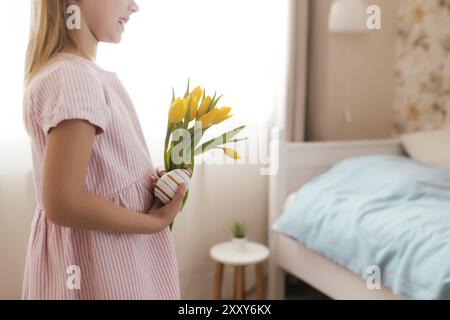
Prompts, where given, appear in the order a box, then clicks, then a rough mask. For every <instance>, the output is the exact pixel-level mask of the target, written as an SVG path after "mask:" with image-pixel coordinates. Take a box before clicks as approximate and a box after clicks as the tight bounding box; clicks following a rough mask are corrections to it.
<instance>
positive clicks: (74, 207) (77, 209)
mask: <svg viewBox="0 0 450 320" xmlns="http://www.w3.org/2000/svg"><path fill="white" fill-rule="evenodd" d="M95 133H96V127H95V126H93V125H92V124H90V123H88V122H87V121H84V120H69V121H63V122H61V123H60V124H59V125H58V126H57V127H55V128H53V129H52V130H51V131H50V133H49V134H48V139H47V143H46V149H45V156H44V168H43V174H44V177H43V202H44V209H45V212H46V215H47V218H48V219H49V220H50V221H51V222H52V223H54V224H57V225H61V226H64V227H70V228H75V229H86V230H97V231H103V232H113V233H137V234H149V233H155V232H159V231H162V230H163V229H164V228H166V227H167V226H168V225H169V224H170V223H171V222H172V221H173V220H174V219H175V216H176V215H177V214H178V212H179V211H180V209H181V205H182V201H183V197H184V193H185V192H186V186H185V185H184V184H180V187H179V188H178V192H177V195H176V196H175V198H174V199H173V200H172V201H171V202H170V203H169V204H167V205H166V206H164V207H159V206H158V207H154V208H152V209H151V210H150V212H149V213H150V214H142V213H138V212H134V211H132V210H128V209H127V208H124V207H121V206H117V205H115V204H113V203H111V202H109V201H108V200H106V199H105V198H102V197H98V196H95V195H93V194H91V193H87V192H85V191H84V183H85V177H86V173H87V168H88V164H89V160H90V158H91V151H92V144H93V141H94V138H95Z"/></svg>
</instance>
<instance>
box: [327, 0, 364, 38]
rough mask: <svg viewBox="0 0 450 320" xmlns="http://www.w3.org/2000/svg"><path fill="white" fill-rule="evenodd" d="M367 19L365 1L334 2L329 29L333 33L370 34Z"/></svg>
mask: <svg viewBox="0 0 450 320" xmlns="http://www.w3.org/2000/svg"><path fill="white" fill-rule="evenodd" d="M367 18H368V16H367V5H365V4H364V2H363V0H334V1H333V4H332V6H331V9H330V17H329V21H328V28H329V30H330V31H331V32H368V31H369V29H368V28H367Z"/></svg>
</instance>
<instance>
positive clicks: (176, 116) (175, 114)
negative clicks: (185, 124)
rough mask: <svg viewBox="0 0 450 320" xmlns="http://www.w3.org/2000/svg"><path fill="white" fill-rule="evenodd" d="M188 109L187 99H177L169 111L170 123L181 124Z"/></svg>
mask: <svg viewBox="0 0 450 320" xmlns="http://www.w3.org/2000/svg"><path fill="white" fill-rule="evenodd" d="M187 108H188V104H187V100H186V99H180V98H178V99H176V100H175V101H174V102H173V103H172V105H171V106H170V109H169V122H170V123H171V124H177V123H180V122H181V121H182V120H183V119H184V116H185V115H186V112H187Z"/></svg>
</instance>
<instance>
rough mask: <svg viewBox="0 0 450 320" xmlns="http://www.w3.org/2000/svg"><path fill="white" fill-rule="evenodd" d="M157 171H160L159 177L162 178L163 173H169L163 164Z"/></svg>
mask: <svg viewBox="0 0 450 320" xmlns="http://www.w3.org/2000/svg"><path fill="white" fill-rule="evenodd" d="M156 172H157V173H158V177H159V178H161V177H162V176H163V175H165V174H167V171H166V169H164V167H163V166H157V167H156Z"/></svg>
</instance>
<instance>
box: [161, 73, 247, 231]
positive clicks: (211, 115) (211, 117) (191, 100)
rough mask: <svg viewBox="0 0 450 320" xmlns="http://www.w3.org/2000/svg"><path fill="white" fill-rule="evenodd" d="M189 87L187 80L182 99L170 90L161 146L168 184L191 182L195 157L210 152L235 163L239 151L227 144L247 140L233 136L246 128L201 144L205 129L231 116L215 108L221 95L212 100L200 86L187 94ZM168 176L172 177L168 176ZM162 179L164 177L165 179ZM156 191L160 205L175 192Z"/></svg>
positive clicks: (226, 108)
mask: <svg viewBox="0 0 450 320" xmlns="http://www.w3.org/2000/svg"><path fill="white" fill-rule="evenodd" d="M189 86H190V81H189V80H188V84H187V90H186V93H185V94H184V96H183V98H181V97H176V95H175V90H173V89H172V103H171V106H170V109H169V116H168V124H167V132H166V138H165V143H164V166H165V169H166V172H167V175H168V176H169V178H168V179H167V180H172V181H171V182H176V181H177V179H178V181H179V182H182V181H184V182H186V180H190V178H191V177H192V175H193V173H194V162H195V161H194V160H195V157H196V156H199V155H201V154H203V153H205V152H207V151H210V150H212V149H222V150H223V152H224V153H225V155H226V156H228V157H230V158H232V159H235V160H237V159H239V158H240V156H239V154H238V152H237V151H236V150H235V149H232V148H230V147H227V146H226V144H228V143H236V142H239V141H242V140H246V139H247V138H244V139H237V138H236V136H237V135H238V134H239V133H240V132H241V131H242V130H243V129H244V128H245V126H240V127H238V128H235V129H233V130H231V131H228V132H226V133H224V134H222V135H220V136H218V137H216V138H214V139H211V140H208V141H206V142H204V143H201V140H202V138H203V136H204V134H205V132H206V131H207V130H208V129H210V128H211V127H213V126H215V125H218V124H220V123H222V122H224V121H226V120H228V119H229V118H231V117H232V115H231V114H230V112H231V108H230V107H221V108H217V107H216V106H217V104H218V102H219V100H220V99H221V98H222V96H220V97H217V98H216V96H217V94H214V96H213V97H211V96H207V95H206V90H203V89H202V88H201V87H199V86H198V87H196V88H195V89H193V90H192V91H189V90H190V89H189ZM194 120H195V121H194ZM176 171H178V172H176ZM179 171H183V172H184V175H187V176H188V179H185V178H183V172H179ZM171 173H173V174H172V175H171ZM162 178H164V176H163V177H162ZM160 180H161V179H160ZM174 180H175V181H174ZM171 182H169V183H171ZM163 183H165V184H166V185H168V184H169V183H167V182H164V181H162V184H163ZM188 185H189V183H188ZM162 187H163V186H162ZM169 187H170V186H169ZM176 188H177V186H176ZM168 189H174V188H168ZM155 191H158V194H156V195H157V196H158V197H159V198H160V199H161V200H162V201H163V203H166V202H168V201H170V200H171V199H172V198H173V196H174V195H175V192H176V190H169V193H172V194H168V192H165V191H164V190H155ZM155 193H156V192H155ZM188 194H189V190H188V191H187V192H186V195H185V198H184V200H183V206H184V204H185V202H186V200H187V197H188ZM171 227H172V226H171Z"/></svg>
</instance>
